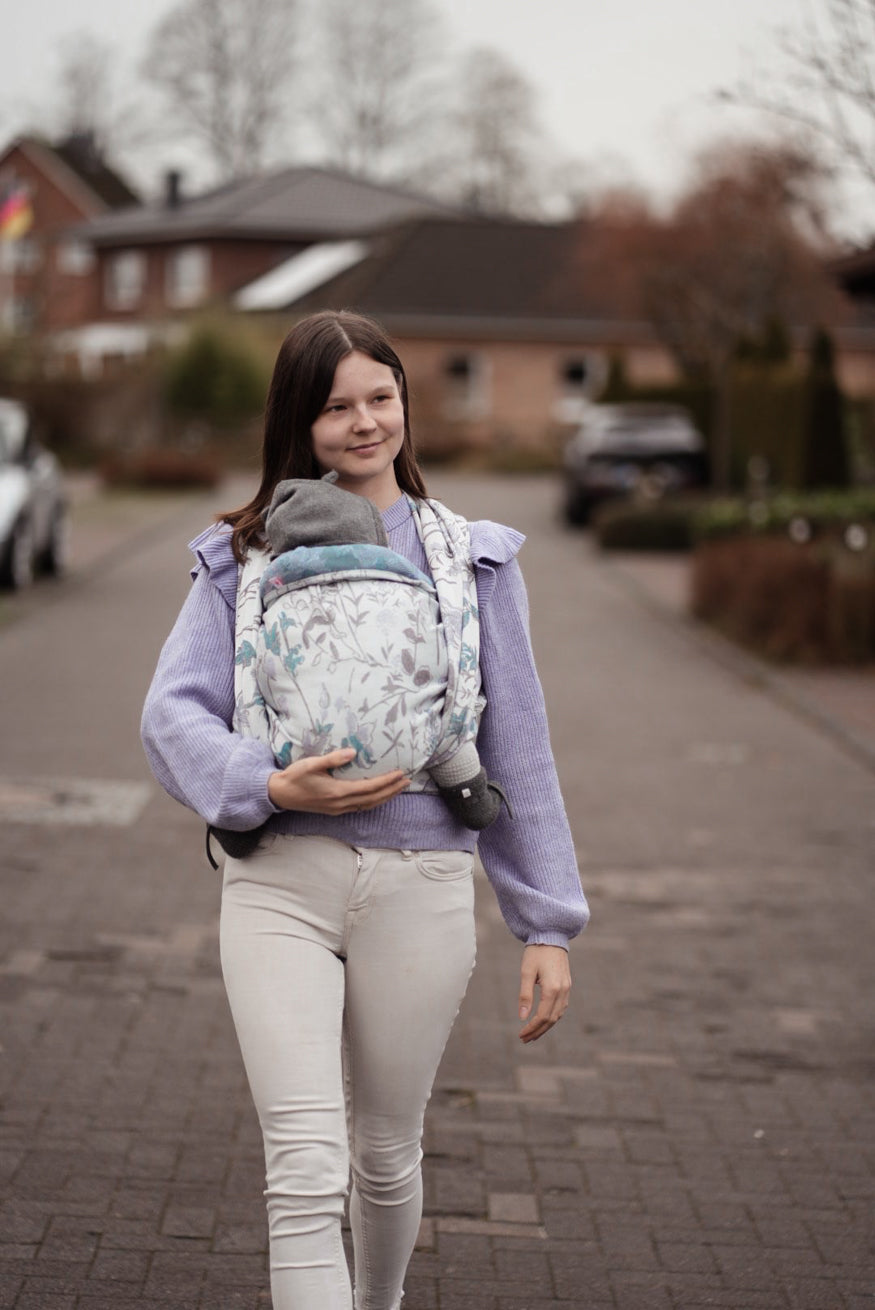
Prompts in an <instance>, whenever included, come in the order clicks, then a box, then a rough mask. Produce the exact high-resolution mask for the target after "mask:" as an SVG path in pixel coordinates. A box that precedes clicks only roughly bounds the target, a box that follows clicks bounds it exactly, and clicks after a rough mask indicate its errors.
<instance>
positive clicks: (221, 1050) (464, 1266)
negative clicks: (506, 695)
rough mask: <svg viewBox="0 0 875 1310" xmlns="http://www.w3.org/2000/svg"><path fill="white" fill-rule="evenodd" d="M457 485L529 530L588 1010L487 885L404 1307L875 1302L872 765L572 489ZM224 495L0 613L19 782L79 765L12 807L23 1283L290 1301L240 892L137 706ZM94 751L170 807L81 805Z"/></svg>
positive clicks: (0, 1301) (22, 1302)
mask: <svg viewBox="0 0 875 1310" xmlns="http://www.w3.org/2000/svg"><path fill="white" fill-rule="evenodd" d="M435 483H436V486H435V490H436V491H438V493H440V492H441V491H445V492H446V495H447V499H448V500H450V501H451V503H453V504H454V505H456V506H457V507H458V508H460V509H462V510H465V511H467V512H469V513H478V514H482V515H488V516H491V517H496V518H505V519H507V520H509V521H511V522H515V523H517V524H518V525H519V526H521V527H523V528H524V529H526V530H528V531H529V532H530V534H531V535H530V541H529V544H528V545H527V547H526V552H525V555H524V557H523V559H524V564H525V567H526V573H527V576H528V578H529V582H530V590H531V597H532V610H533V630H534V635H535V645H536V649H537V653H538V657H539V663H540V666H541V669H542V675H543V678H544V682H545V687H546V689H547V694H548V701H549V704H550V706H551V709H552V711H553V721H554V722H553V732H554V744H555V749H556V754H557V759H558V762H559V766H560V771H561V774H562V777H563V782H564V787H565V791H566V797H567V801H568V806H569V812H570V814H571V817H572V825H573V828H574V832H575V839H576V842H577V845H578V851H579V857H580V864H581V870H582V874H583V878H584V883H585V885H586V887H587V891H588V893H589V894H590V898H591V901H592V905H593V915H594V919H593V925H592V927H591V929H590V930H589V931H588V932H587V934H585V936H584V938H583V939H582V941H581V942H579V943H577V944H575V947H574V949H573V964H574V969H575V979H576V988H575V1003H574V1007H573V1009H572V1011H571V1012H570V1013H569V1015H568V1016H566V1018H565V1019H564V1020H563V1022H562V1024H560V1025H559V1027H558V1028H557V1029H556V1030H555V1031H554V1032H553V1033H552V1034H551V1035H550V1036H549V1037H548V1038H547V1039H546V1040H545V1041H543V1042H541V1043H538V1044H536V1045H535V1047H534V1048H524V1047H522V1046H521V1044H520V1043H519V1042H518V1040H517V1038H516V1031H517V1029H518V1024H517V1022H516V1020H515V996H516V971H517V966H518V950H517V947H516V945H515V943H514V942H513V941H512V940H511V939H510V938H509V936H508V934H507V932H506V930H505V929H504V927H503V925H502V923H501V921H500V918H499V916H498V914H497V911H496V909H495V905H494V902H493V901H492V898H491V895H490V893H489V890H488V887H487V886H486V885H485V881H484V880H483V879H482V878H481V879H479V880H478V888H477V890H478V930H479V948H478V967H477V969H476V971H475V974H474V977H473V979H472V984H471V989H470V992H469V996H468V998H467V1000H466V1003H465V1005H464V1007H463V1010H462V1014H461V1016H460V1020H459V1023H458V1025H457V1028H456V1030H455V1032H454V1034H453V1037H452V1039H451V1042H450V1045H449V1047H448V1049H447V1052H446V1056H445V1059H444V1061H443V1064H442V1067H441V1072H440V1075H439V1079H438V1084H437V1086H436V1089H435V1094H434V1097H433V1100H432V1105H431V1107H430V1111H429V1117H428V1124H427V1132H426V1152H427V1158H426V1172H425V1180H426V1218H425V1221H424V1223H423V1228H422V1232H421V1236H420V1245H419V1249H418V1250H417V1253H416V1255H415V1257H414V1261H413V1264H412V1266H411V1271H410V1276H409V1279H408V1292H407V1298H406V1301H405V1305H406V1306H407V1307H408V1310H463V1308H464V1310H470V1308H472V1307H476V1308H477V1310H546V1307H548V1306H549V1307H553V1306H562V1305H568V1306H575V1307H581V1310H583V1308H590V1307H592V1310H598V1308H599V1307H609V1306H610V1307H613V1308H614V1310H638V1308H639V1307H640V1308H641V1310H661V1308H662V1307H665V1308H666V1310H669V1308H670V1310H699V1307H705V1306H726V1307H738V1308H739V1310H758V1308H759V1307H763V1308H765V1310H784V1308H785V1307H786V1308H794V1307H798V1308H799V1310H808V1308H811V1310H815V1308H817V1307H825V1308H826V1310H857V1308H861V1307H864V1306H870V1305H872V1304H873V1299H875V1284H873V1279H872V1274H871V1269H872V1265H871V1251H870V1249H869V1248H868V1245H867V1243H868V1240H869V1237H870V1236H871V1233H870V1229H869V1225H870V1222H871V1217H872V1174H873V1133H872V1121H873V1113H872V1108H873V1107H872V1095H871V1081H872V1079H871V1076H872V1069H873V1060H872V1024H871V995H872V952H871V947H870V940H869V939H870V932H869V922H870V915H869V914H868V910H869V879H868V878H867V874H871V871H872V850H873V837H875V806H873V785H872V777H871V773H870V772H869V770H868V769H867V768H866V767H865V766H864V764H863V763H862V762H861V761H860V760H859V759H858V758H857V757H855V756H854V755H853V754H851V753H849V752H848V751H847V750H844V749H843V748H842V746H841V743H840V742H839V741H838V740H837V739H836V738H835V737H830V736H827V735H825V734H824V733H823V732H821V731H819V730H817V729H816V728H815V726H814V725H813V724H812V723H811V722H810V721H806V720H804V719H801V718H800V717H799V716H798V715H797V714H794V713H792V712H790V711H789V710H788V709H787V707H786V706H784V705H782V704H779V703H776V701H775V700H774V698H772V697H771V696H769V695H768V694H766V692H764V690H763V688H762V686H759V685H755V684H753V683H752V682H751V681H750V680H749V679H745V678H744V677H743V676H741V675H740V674H739V672H738V671H734V670H733V669H731V668H727V667H725V666H723V665H720V664H718V663H716V662H714V661H712V660H711V659H709V658H708V656H707V654H705V653H703V651H702V650H701V649H699V648H698V647H697V646H696V644H695V643H694V642H691V641H690V638H689V635H688V633H686V632H685V631H683V630H682V629H681V628H680V626H679V625H672V624H670V623H667V622H666V621H665V619H664V617H661V616H659V615H656V614H654V613H652V612H651V611H650V610H649V609H648V608H647V607H645V606H642V605H641V604H640V601H639V599H638V598H636V597H634V596H631V595H630V594H629V592H628V590H627V589H626V588H625V587H624V586H623V585H621V584H620V583H619V581H618V579H617V578H616V577H615V576H614V574H613V573H612V571H611V570H610V569H609V568H606V567H605V566H604V565H602V564H601V563H599V561H598V560H597V559H594V558H593V557H592V556H591V555H589V554H588V552H587V549H586V546H585V544H584V543H583V542H582V541H581V539H580V538H579V537H575V536H573V535H571V534H564V533H562V532H560V531H559V530H558V528H556V527H555V526H554V523H553V513H552V499H551V491H550V488H549V485H548V484H546V483H544V482H538V481H516V482H509V483H498V482H494V481H490V480H482V481H472V480H468V479H466V480H461V481H460V480H457V479H446V478H445V479H435ZM232 498H233V497H232ZM204 518H205V506H204V505H203V504H201V505H193V504H191V503H186V502H184V503H183V504H182V505H180V506H179V507H178V508H175V509H174V508H172V507H166V508H165V509H162V511H161V514H156V516H155V518H154V519H153V520H152V521H151V522H150V523H149V524H140V526H139V528H138V536H137V546H136V558H134V559H132V560H124V561H121V562H116V563H114V564H112V565H110V564H108V563H106V562H105V561H104V562H101V559H100V557H99V552H98V553H97V554H94V555H92V557H91V561H90V563H89V567H88V569H87V570H86V571H85V573H84V574H83V575H82V576H80V577H79V578H78V579H77V578H73V579H71V580H70V581H69V582H68V583H64V584H61V586H60V587H59V588H57V591H56V594H55V595H54V596H53V600H52V605H51V606H49V605H46V606H42V605H37V606H34V605H33V604H28V605H27V606H26V607H25V609H24V610H23V611H22V613H21V615H20V621H18V622H13V623H10V624H8V625H6V626H5V627H3V628H0V678H2V680H3V685H4V687H6V688H7V689H8V688H9V687H10V686H14V687H15V688H16V693H17V694H16V695H15V696H14V697H10V696H8V695H7V696H6V697H4V702H3V706H2V710H0V725H2V726H0V805H2V803H3V785H4V783H5V784H6V785H7V786H9V785H10V784H12V783H16V782H18V783H20V780H21V779H22V778H23V777H24V778H26V779H28V780H30V785H31V787H32V789H33V791H34V793H35V794H36V793H38V792H39V785H40V781H41V780H42V782H43V784H44V783H45V779H46V778H47V777H48V776H49V775H51V777H52V778H53V779H54V783H53V787H54V791H52V788H48V791H50V792H51V793H52V796H53V797H54V800H55V803H56V809H57V810H58V812H59V813H58V815H57V816H56V818H57V819H58V820H59V821H52V822H47V821H45V819H43V821H41V822H32V823H26V824H25V823H18V822H14V821H6V822H4V851H3V858H2V872H0V878H2V888H3V897H4V910H5V913H4V916H3V923H2V926H0V1019H2V1025H3V1029H2V1031H3V1047H4V1052H3V1058H2V1061H0V1098H2V1106H3V1114H2V1119H0V1171H2V1178H3V1187H2V1197H3V1201H2V1208H0V1310H3V1308H5V1307H15V1310H35V1308H36V1307H40V1310H42V1308H44V1307H45V1308H47V1310H52V1308H55V1307H56V1308H57V1310H66V1308H67V1307H76V1310H80V1308H85V1310H116V1308H118V1310H145V1307H165V1308H166V1307H174V1308H178V1310H188V1308H189V1307H192V1310H194V1308H195V1307H197V1308H198V1310H203V1308H207V1307H215V1308H216V1310H237V1308H238V1307H239V1308H240V1310H249V1308H252V1310H254V1308H255V1307H258V1306H267V1305H269V1296H268V1293H267V1290H266V1289H267V1279H266V1274H265V1250H266V1241H265V1229H264V1220H263V1214H262V1200H261V1196H260V1189H261V1186H262V1180H261V1148H260V1142H259V1136H258V1131H257V1126H256V1124H255V1122H254V1115H253V1112H252V1110H251V1108H250V1106H249V1102H248V1098H247V1093H246V1089H245V1086H244V1082H243V1078H242V1073H241V1070H240V1066H239V1058H238V1056H237V1053H236V1050H235V1047H234V1039H233V1034H232V1032H231V1029H230V1022H229V1019H228V1015H227V1009H226V1004H225V1001H224V997H223V993H222V988H221V982H220V979H219V975H218V967H217V954H216V911H217V904H218V894H217V892H218V889H217V885H216V882H215V878H214V876H212V875H210V874H209V873H208V871H207V870H206V868H205V867H204V866H203V865H202V863H201V861H200V855H199V846H200V826H199V824H198V823H197V821H196V820H195V819H194V818H193V816H190V815H188V814H186V813H185V812H184V811H182V810H181V809H180V808H179V807H177V806H175V805H173V803H172V802H171V801H169V800H168V799H167V798H165V797H163V796H161V795H160V794H159V793H158V792H157V791H156V790H155V789H154V788H152V787H150V786H149V784H148V781H147V778H146V775H145V771H144V768H143V764H142V761H141V758H140V754H139V747H138V745H137V743H136V738H135V731H134V730H135V720H136V712H137V709H138V704H139V699H140V697H141V695H142V690H143V687H144V685H145V682H146V680H147V679H148V676H149V672H150V670H151V667H152V665H153V663H154V657H155V653H156V650H157V645H158V643H159V642H160V640H161V637H162V636H163V633H164V631H165V630H166V627H167V626H168V624H169V621H170V618H171V617H172V614H173V612H174V611H175V609H176V607H177V604H178V601H179V598H180V597H181V595H182V594H183V592H184V587H185V580H184V576H180V565H181V561H182V555H181V551H180V545H181V544H182V543H184V541H185V539H186V537H187V535H189V533H193V531H195V530H196V528H197V527H198V526H199V524H200V523H201V522H202V521H203V519H204ZM162 520H163V522H162ZM105 540H106V539H105ZM140 559H142V560H144V561H145V562H146V564H147V565H148V569H147V570H146V573H145V576H144V571H143V569H142V568H141V567H140V566H139V560H140ZM182 567H183V568H184V565H182ZM98 616H103V622H102V624H101V626H100V637H101V642H100V643H98V646H97V649H98V650H99V651H102V652H103V655H102V659H103V661H104V662H103V663H102V664H101V665H100V676H99V678H98V680H97V686H96V687H95V686H94V685H92V684H93V683H94V682H95V679H94V677H93V676H92V675H90V673H89V671H92V670H93V669H94V667H95V656H94V650H93V649H89V645H88V642H89V641H91V642H92V647H93V645H94V642H93V630H94V623H95V621H96V619H97V617H98ZM138 616H147V618H148V623H146V622H144V621H143V619H142V618H139V620H138ZM59 652H60V657H59ZM23 672H24V674H26V676H23ZM13 679H15V681H14V682H13V681H12V680H13ZM569 689H571V692H572V693H573V694H570V695H569ZM560 697H561V698H562V699H561V700H560ZM560 706H561V709H560ZM35 724H38V725H40V727H41V729H42V731H41V732H39V733H36V732H34V731H33V727H34V725H35ZM73 777H79V778H82V777H84V778H88V779H94V780H101V779H102V780H104V781H111V780H115V781H119V780H121V781H125V782H127V783H129V784H130V785H131V786H133V787H137V786H141V787H142V788H143V791H142V796H141V799H140V802H139V812H138V813H137V804H134V805H133V813H136V817H133V818H132V817H131V816H130V815H129V816H126V817H127V818H128V819H129V820H130V821H129V822H127V823H123V822H119V823H117V824H112V823H110V822H108V821H107V815H106V813H105V811H100V810H99V809H97V810H95V812H94V815H92V818H94V822H92V823H89V822H87V818H88V811H87V806H80V809H79V810H78V811H76V813H77V814H78V816H79V817H78V819H77V821H76V822H72V821H71V819H70V816H71V814H73V810H72V809H71V807H70V802H69V796H65V793H64V790H63V786H62V780H63V779H64V778H73ZM108 794H110V795H111V793H108ZM137 794H139V793H135V795H137ZM38 799H39V796H37V800H38ZM16 804H20V797H19V800H18V801H16ZM65 805H66V809H65ZM65 814H66V816H67V819H66V821H65V820H64V815H65ZM8 817H9V816H8V815H7V820H8Z"/></svg>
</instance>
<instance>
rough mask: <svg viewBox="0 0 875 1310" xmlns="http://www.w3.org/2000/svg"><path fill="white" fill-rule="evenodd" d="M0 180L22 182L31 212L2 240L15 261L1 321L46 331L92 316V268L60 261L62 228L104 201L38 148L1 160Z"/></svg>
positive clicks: (6, 281) (14, 151) (0, 293)
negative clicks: (24, 228) (17, 231)
mask: <svg viewBox="0 0 875 1310" xmlns="http://www.w3.org/2000/svg"><path fill="white" fill-rule="evenodd" d="M0 179H2V180H3V182H4V183H5V182H7V181H12V180H13V179H14V181H15V182H16V183H18V182H23V183H26V185H27V186H28V188H29V190H30V199H31V205H32V208H33V216H34V221H33V225H32V226H31V228H30V230H29V231H28V232H27V233H26V234H24V236H23V237H22V238H21V239H20V240H18V241H16V242H5V243H3V244H4V247H5V248H4V250H3V255H4V259H6V260H8V261H10V262H12V263H14V265H15V267H14V268H13V270H12V271H11V273H10V271H9V270H8V267H7V268H6V271H4V273H3V277H2V290H0V297H2V300H3V305H2V309H3V319H4V321H5V322H6V324H7V325H11V324H12V323H14V326H15V328H16V329H17V330H33V331H46V330H52V329H54V328H63V327H69V326H71V325H73V324H75V323H81V322H83V321H86V320H87V319H89V318H91V317H92V316H93V314H94V310H95V308H96V283H95V280H94V276H93V272H92V273H89V272H80V273H75V274H71V273H67V272H64V271H63V268H62V265H61V260H62V258H63V253H62V252H63V249H64V232H65V229H67V228H69V227H70V225H71V224H74V223H79V222H81V221H82V220H83V219H87V218H92V217H94V216H96V215H97V214H99V213H101V212H103V206H102V205H101V203H100V202H99V201H98V200H97V198H96V197H93V196H91V195H90V194H89V192H88V190H87V188H86V187H85V186H84V185H83V184H81V183H79V182H78V179H76V178H75V176H73V175H72V174H71V175H69V176H67V173H66V170H65V169H64V167H63V165H62V164H60V162H58V163H57V164H56V163H55V162H54V161H53V158H52V157H49V158H47V160H46V161H44V162H43V161H41V160H40V159H39V155H38V152H36V151H33V152H32V151H30V150H27V149H22V148H21V146H19V145H15V146H13V147H12V148H11V149H10V150H9V151H7V153H6V154H5V155H4V156H3V158H2V160H0ZM11 301H14V311H15V312H14V318H13V317H12V315H11V313H10V311H11V310H12V308H13V306H12V305H11V303H10V302H11Z"/></svg>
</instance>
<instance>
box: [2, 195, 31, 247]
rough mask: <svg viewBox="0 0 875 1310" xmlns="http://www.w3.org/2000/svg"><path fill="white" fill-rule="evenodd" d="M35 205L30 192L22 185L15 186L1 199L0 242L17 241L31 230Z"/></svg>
mask: <svg viewBox="0 0 875 1310" xmlns="http://www.w3.org/2000/svg"><path fill="white" fill-rule="evenodd" d="M32 223H33V205H32V204H31V203H30V191H29V190H28V188H27V187H26V186H24V185H22V184H21V183H19V184H18V185H17V186H16V185H13V186H12V187H10V189H9V190H8V191H7V192H6V194H5V195H4V196H3V197H2V198H0V241H15V240H16V239H17V238H18V237H23V236H24V234H25V232H27V231H29V230H30V227H31V225H32Z"/></svg>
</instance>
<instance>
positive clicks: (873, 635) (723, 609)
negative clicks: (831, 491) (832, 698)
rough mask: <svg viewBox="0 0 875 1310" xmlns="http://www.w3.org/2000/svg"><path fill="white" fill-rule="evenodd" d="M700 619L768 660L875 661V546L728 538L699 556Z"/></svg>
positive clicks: (694, 590) (695, 596)
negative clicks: (860, 547)
mask: <svg viewBox="0 0 875 1310" xmlns="http://www.w3.org/2000/svg"><path fill="white" fill-rule="evenodd" d="M691 608H692V612H693V614H694V615H695V617H696V618H699V619H703V620H705V621H706V622H708V623H711V624H713V625H714V626H715V627H716V628H718V629H719V630H720V631H722V632H724V633H725V634H726V635H727V636H729V637H731V638H733V639H734V640H735V641H738V642H739V643H740V644H742V645H744V646H748V647H751V648H752V649H754V650H756V651H757V652H758V653H760V654H762V655H765V656H767V657H768V658H771V659H775V660H783V661H794V662H800V663H818V664H820V663H828V664H851V663H865V662H868V661H871V660H875V545H873V541H872V538H871V536H870V538H869V541H868V544H867V545H866V546H865V547H864V548H862V549H859V550H856V551H852V550H849V549H848V548H847V547H846V546H845V545H844V544H843V543H842V542H841V540H840V539H836V538H832V539H826V540H822V541H809V542H806V543H800V544H797V543H796V542H794V541H792V540H790V538H789V537H787V536H775V535H760V536H743V537H742V536H727V537H723V538H713V539H711V540H706V541H702V542H701V543H700V544H699V545H698V546H697V547H696V550H695V552H694V554H693V563H692V577H691Z"/></svg>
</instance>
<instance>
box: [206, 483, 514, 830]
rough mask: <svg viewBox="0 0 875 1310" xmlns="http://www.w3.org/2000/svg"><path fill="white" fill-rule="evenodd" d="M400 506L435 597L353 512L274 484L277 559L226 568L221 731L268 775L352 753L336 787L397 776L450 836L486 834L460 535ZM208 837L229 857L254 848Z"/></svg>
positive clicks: (469, 604) (470, 597)
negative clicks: (230, 614)
mask: <svg viewBox="0 0 875 1310" xmlns="http://www.w3.org/2000/svg"><path fill="white" fill-rule="evenodd" d="M410 504H411V509H412V512H413V515H414V520H415V522H416V526H417V529H418V531H419V534H420V537H421V540H422V542H423V547H424V550H425V553H426V556H427V558H428V561H429V567H430V568H431V570H432V573H433V575H434V582H432V580H431V579H430V578H429V577H427V575H426V574H424V573H423V572H422V571H421V570H419V569H418V568H416V567H415V566H414V565H412V564H411V563H410V562H409V561H408V560H406V559H405V558H404V557H403V556H402V555H399V554H398V553H397V552H395V551H393V550H390V549H389V547H388V543H387V542H386V536H385V529H384V528H383V523H382V518H381V517H380V515H379V512H378V511H377V509H376V508H375V506H373V505H372V504H371V502H370V501H368V500H366V499H365V498H364V497H361V496H355V495H352V494H350V493H348V492H343V491H340V490H339V489H338V488H336V487H334V486H332V485H331V484H330V483H328V482H325V481H322V482H319V481H310V480H294V481H288V482H283V483H280V485H279V486H278V487H277V489H276V491H275V493H274V496H273V500H272V502H271V507H270V510H269V511H268V514H267V516H266V530H267V535H268V538H269V541H270V544H271V546H272V548H273V550H274V551H277V550H278V551H279V553H278V554H276V557H275V558H271V555H270V554H269V553H268V552H265V551H250V553H249V555H248V557H247V560H246V563H245V564H244V565H243V567H242V569H241V575H240V581H239V585H238V600H237V634H236V654H235V711H234V727H235V729H236V730H237V731H240V732H244V733H246V734H248V735H251V736H256V737H258V738H260V739H261V740H263V741H265V742H267V744H268V745H269V746H270V748H271V750H272V751H273V754H274V757H275V758H276V760H277V763H278V765H279V767H283V768H284V767H286V766H287V765H288V764H291V763H292V762H293V761H295V760H298V759H303V758H305V757H308V756H314V755H325V754H327V753H328V752H329V751H331V750H336V749H339V748H341V747H349V748H352V749H354V750H355V752H356V754H355V758H354V759H353V760H352V761H351V762H350V763H349V764H348V765H346V766H344V768H343V769H342V770H339V771H338V772H340V773H342V774H344V775H345V776H348V777H365V776H370V775H374V774H379V773H387V772H389V771H390V770H392V769H401V770H402V771H403V772H404V773H405V774H407V775H408V776H409V777H410V779H411V782H410V790H411V791H438V790H439V791H440V792H441V794H442V795H443V796H444V799H445V800H446V801H447V803H448V805H449V806H450V808H451V809H452V810H454V812H455V813H456V814H457V817H459V819H460V821H462V822H464V823H466V824H467V826H469V827H474V828H479V827H485V826H486V824H487V823H489V822H491V821H492V820H493V819H494V818H495V816H496V814H497V812H498V809H499V807H500V804H501V800H502V799H504V797H503V793H502V792H501V789H500V788H499V787H498V786H497V785H496V784H494V783H490V782H489V781H488V779H487V778H486V775H485V772H484V771H483V770H482V769H481V768H480V762H479V757H478V756H477V753H476V747H475V746H474V740H475V738H476V735H477V726H478V721H479V715H480V713H481V711H482V707H483V704H484V703H485V702H484V699H483V697H482V695H481V692H480V671H479V624H478V611H477V605H476V588H475V584H474V576H473V569H472V567H471V564H470V544H469V539H468V527H467V523H466V522H465V520H464V519H460V518H458V517H457V516H456V515H453V514H451V513H450V512H449V511H448V510H447V509H446V508H445V507H444V506H443V505H441V504H440V503H439V502H437V501H417V500H413V499H412V498H411V501H410ZM310 542H313V543H315V544H308V543H310ZM433 775H436V778H437V781H435V776H433ZM217 835H218V836H219V839H220V841H221V842H222V845H223V846H224V848H225V850H226V851H227V852H228V853H229V854H239V853H241V848H242V847H243V846H246V847H247V848H251V845H254V844H255V843H256V842H257V832H256V834H255V836H254V839H253V835H252V834H249V833H231V834H226V832H225V830H222V831H221V832H218V833H217ZM226 838H227V839H226ZM250 843H251V845H250ZM232 846H233V847H234V849H233V850H232V849H231V847H232ZM243 853H245V852H243Z"/></svg>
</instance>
